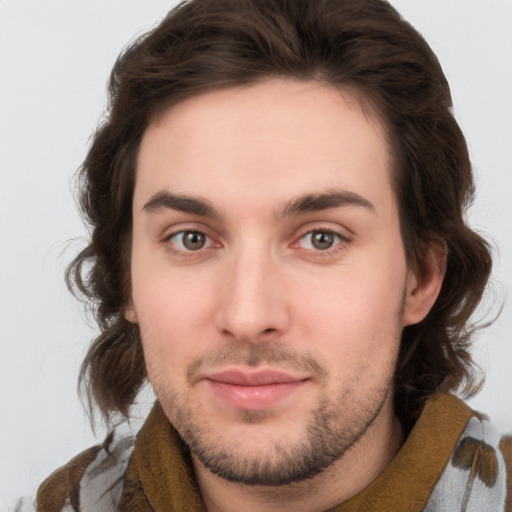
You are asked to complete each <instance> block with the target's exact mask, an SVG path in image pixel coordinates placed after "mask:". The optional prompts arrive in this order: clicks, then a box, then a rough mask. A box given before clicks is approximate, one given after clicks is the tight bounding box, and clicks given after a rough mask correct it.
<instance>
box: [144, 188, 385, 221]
mask: <svg viewBox="0 0 512 512" xmlns="http://www.w3.org/2000/svg"><path fill="white" fill-rule="evenodd" d="M347 206H358V207H362V208H365V209H367V210H369V211H372V212H374V211H375V207H374V206H373V204H372V203H370V201H368V199H365V198H364V197H363V196H361V195H359V194H357V193H355V192H350V191H347V190H329V191H327V192H322V193H318V194H305V195H302V196H299V197H297V198H294V199H292V200H291V201H288V202H287V203H285V204H284V205H283V206H282V207H281V208H280V209H279V210H277V211H276V212H274V218H275V219H276V220H280V219H282V218H285V217H294V216H299V215H302V214H305V213H308V212H317V211H322V210H328V209H330V208H340V207H347ZM142 209H143V210H144V211H146V212H148V213H160V212H162V211H164V210H178V211H181V212H185V213H191V214H193V215H198V216H201V217H209V218H220V214H219V212H218V211H217V210H216V209H215V208H214V206H213V205H212V204H211V203H210V202H209V201H207V200H206V199H201V198H198V197H191V196H187V195H181V194H173V193H171V192H169V191H166V190H161V191H160V192H157V193H156V194H154V195H153V196H152V197H151V198H150V199H149V201H147V202H146V203H145V204H144V206H143V207H142Z"/></svg>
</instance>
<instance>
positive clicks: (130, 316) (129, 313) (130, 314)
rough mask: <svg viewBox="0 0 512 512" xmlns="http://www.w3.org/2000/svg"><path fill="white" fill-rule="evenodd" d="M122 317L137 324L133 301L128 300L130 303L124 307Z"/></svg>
mask: <svg viewBox="0 0 512 512" xmlns="http://www.w3.org/2000/svg"><path fill="white" fill-rule="evenodd" d="M124 317H125V319H126V320H128V322H130V323H132V324H138V323H139V320H138V318H137V311H135V306H134V305H133V302H132V301H131V300H130V303H129V304H128V305H126V306H125V308H124Z"/></svg>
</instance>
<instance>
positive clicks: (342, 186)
mask: <svg viewBox="0 0 512 512" xmlns="http://www.w3.org/2000/svg"><path fill="white" fill-rule="evenodd" d="M389 161H390V158H389V155H388V148H387V143H386V136H385V132H384V128H383V126H382V123H380V121H379V120H378V119H377V117H376V116H374V117H371V116H370V117H369V116H368V115H365V114H363V113H362V111H361V110H360V109H359V107H358V104H357V101H355V100H354V99H353V98H352V99H351V98H350V97H349V96H348V95H343V93H340V92H339V91H338V90H336V89H334V88H331V87H329V86H327V85H322V84H319V83H312V82H295V81H287V80H275V81H269V82H266V83H261V84H257V85H253V86H246V87H240V88H232V89H227V90H221V91H215V92H210V93H205V94H203V95H200V96H197V97H194V98H192V99H188V100H186V101H185V102H182V103H180V104H178V105H177V106H174V107H172V108H171V109H169V110H168V111H166V112H164V113H163V115H161V116H160V117H159V118H158V119H157V120H155V122H153V123H152V124H151V125H150V126H149V127H148V128H147V130H146V132H145V134H144V137H143V140H142V144H141V148H140V153H139V156H138V165H137V179H136V186H135V193H134V200H133V245H132V262H131V265H132V267H131V273H132V275H131V277H132V294H133V295H132V305H131V306H130V307H129V308H128V310H127V311H126V317H127V319H128V320H130V321H131V322H134V323H138V324H139V326H140V330H141V336H142V342H143V347H144V354H145V359H146V364H147V370H148V376H149V379H150V381H151V383H152V385H153V388H154V390H155V393H156V395H157V397H158V399H159V401H160V402H161V404H162V406H163V408H164V410H165V412H166V415H167V416H168V418H169V420H170V421H171V423H172V424H173V425H174V426H175V428H176V429H177V430H178V432H179V433H180V434H181V436H182V437H183V439H184V440H185V441H186V442H187V444H188V445H189V447H190V448H191V451H192V454H193V458H194V462H195V464H196V466H197V465H199V466H200V467H203V468H208V469H209V470H210V471H211V472H213V473H215V474H217V475H220V476H221V477H224V478H226V479H228V480H231V481H238V482H244V483H248V484H266V485H271V484H283V483H288V482H293V481H300V480H303V479H305V478H308V477H311V476H312V475H314V474H316V473H317V472H319V471H321V470H322V469H324V468H327V467H329V466H330V465H332V464H333V463H334V462H335V461H338V460H340V458H341V457H342V456H343V454H344V453H345V452H346V450H347V449H348V448H350V447H351V446H353V445H354V443H355V442H356V441H358V440H359V441H360V442H362V441H361V440H362V439H364V438H365V436H367V435H368V432H369V431H370V430H371V429H372V428H376V426H377V425H379V424H380V423H382V422H384V421H388V420H389V418H390V417H392V415H393V412H392V409H393V407H392V392H390V389H391V387H392V379H393V374H394V367H395V362H396V358H397V352H398V346H399V340H400V335H401V330H402V327H403V325H404V324H406V323H410V320H411V319H410V318H409V317H408V313H407V311H408V309H407V308H406V296H407V290H408V289H409V288H410V287H411V280H412V277H411V276H410V274H409V272H408V270H407V265H406V260H405V256H404V250H403V246H402V241H401V237H400V227H399V218H398V212H397V204H396V200H395V197H394V193H393V190H392V187H391V170H390V163H389Z"/></svg>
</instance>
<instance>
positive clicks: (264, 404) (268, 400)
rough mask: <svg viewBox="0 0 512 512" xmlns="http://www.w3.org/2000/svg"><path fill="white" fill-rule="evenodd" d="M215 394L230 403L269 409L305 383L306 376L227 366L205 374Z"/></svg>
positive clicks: (253, 409)
mask: <svg viewBox="0 0 512 512" xmlns="http://www.w3.org/2000/svg"><path fill="white" fill-rule="evenodd" d="M204 380H205V381H206V382H207V383H208V385H209V387H210V389H211V391H212V392H213V394H214V396H216V397H217V398H218V399H220V400H221V401H222V402H224V403H225V404H226V405H228V406H230V407H234V408H237V409H245V410H251V411H261V410H264V409H268V408H270V407H272V406H274V405H276V404H278V403H279V402H281V401H282V400H284V398H286V397H287V396H289V395H291V394H292V393H294V392H295V391H297V390H298V389H299V388H300V387H302V386H303V385H304V384H305V383H306V381H307V380H308V379H307V378H304V377H303V376H295V375H291V374H288V373H286V372H282V371H277V370H258V371H253V372H247V371H241V370H225V371H221V372H216V373H212V374H209V375H207V376H205V379H204Z"/></svg>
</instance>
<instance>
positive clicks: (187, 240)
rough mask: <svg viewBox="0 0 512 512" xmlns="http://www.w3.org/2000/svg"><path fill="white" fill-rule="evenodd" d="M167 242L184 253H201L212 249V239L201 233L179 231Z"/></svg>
mask: <svg viewBox="0 0 512 512" xmlns="http://www.w3.org/2000/svg"><path fill="white" fill-rule="evenodd" d="M167 240H168V241H169V242H170V243H171V244H172V245H173V246H174V247H175V248H176V249H178V250H180V251H184V252H193V251H199V250H201V249H206V248H208V247H210V245H211V244H212V243H213V241H212V239H211V238H210V237H209V236H208V235H206V234H205V233H202V232H201V231H186V230H184V231H178V232H177V233H173V234H172V235H170V236H169V237H168V238H167Z"/></svg>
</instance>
